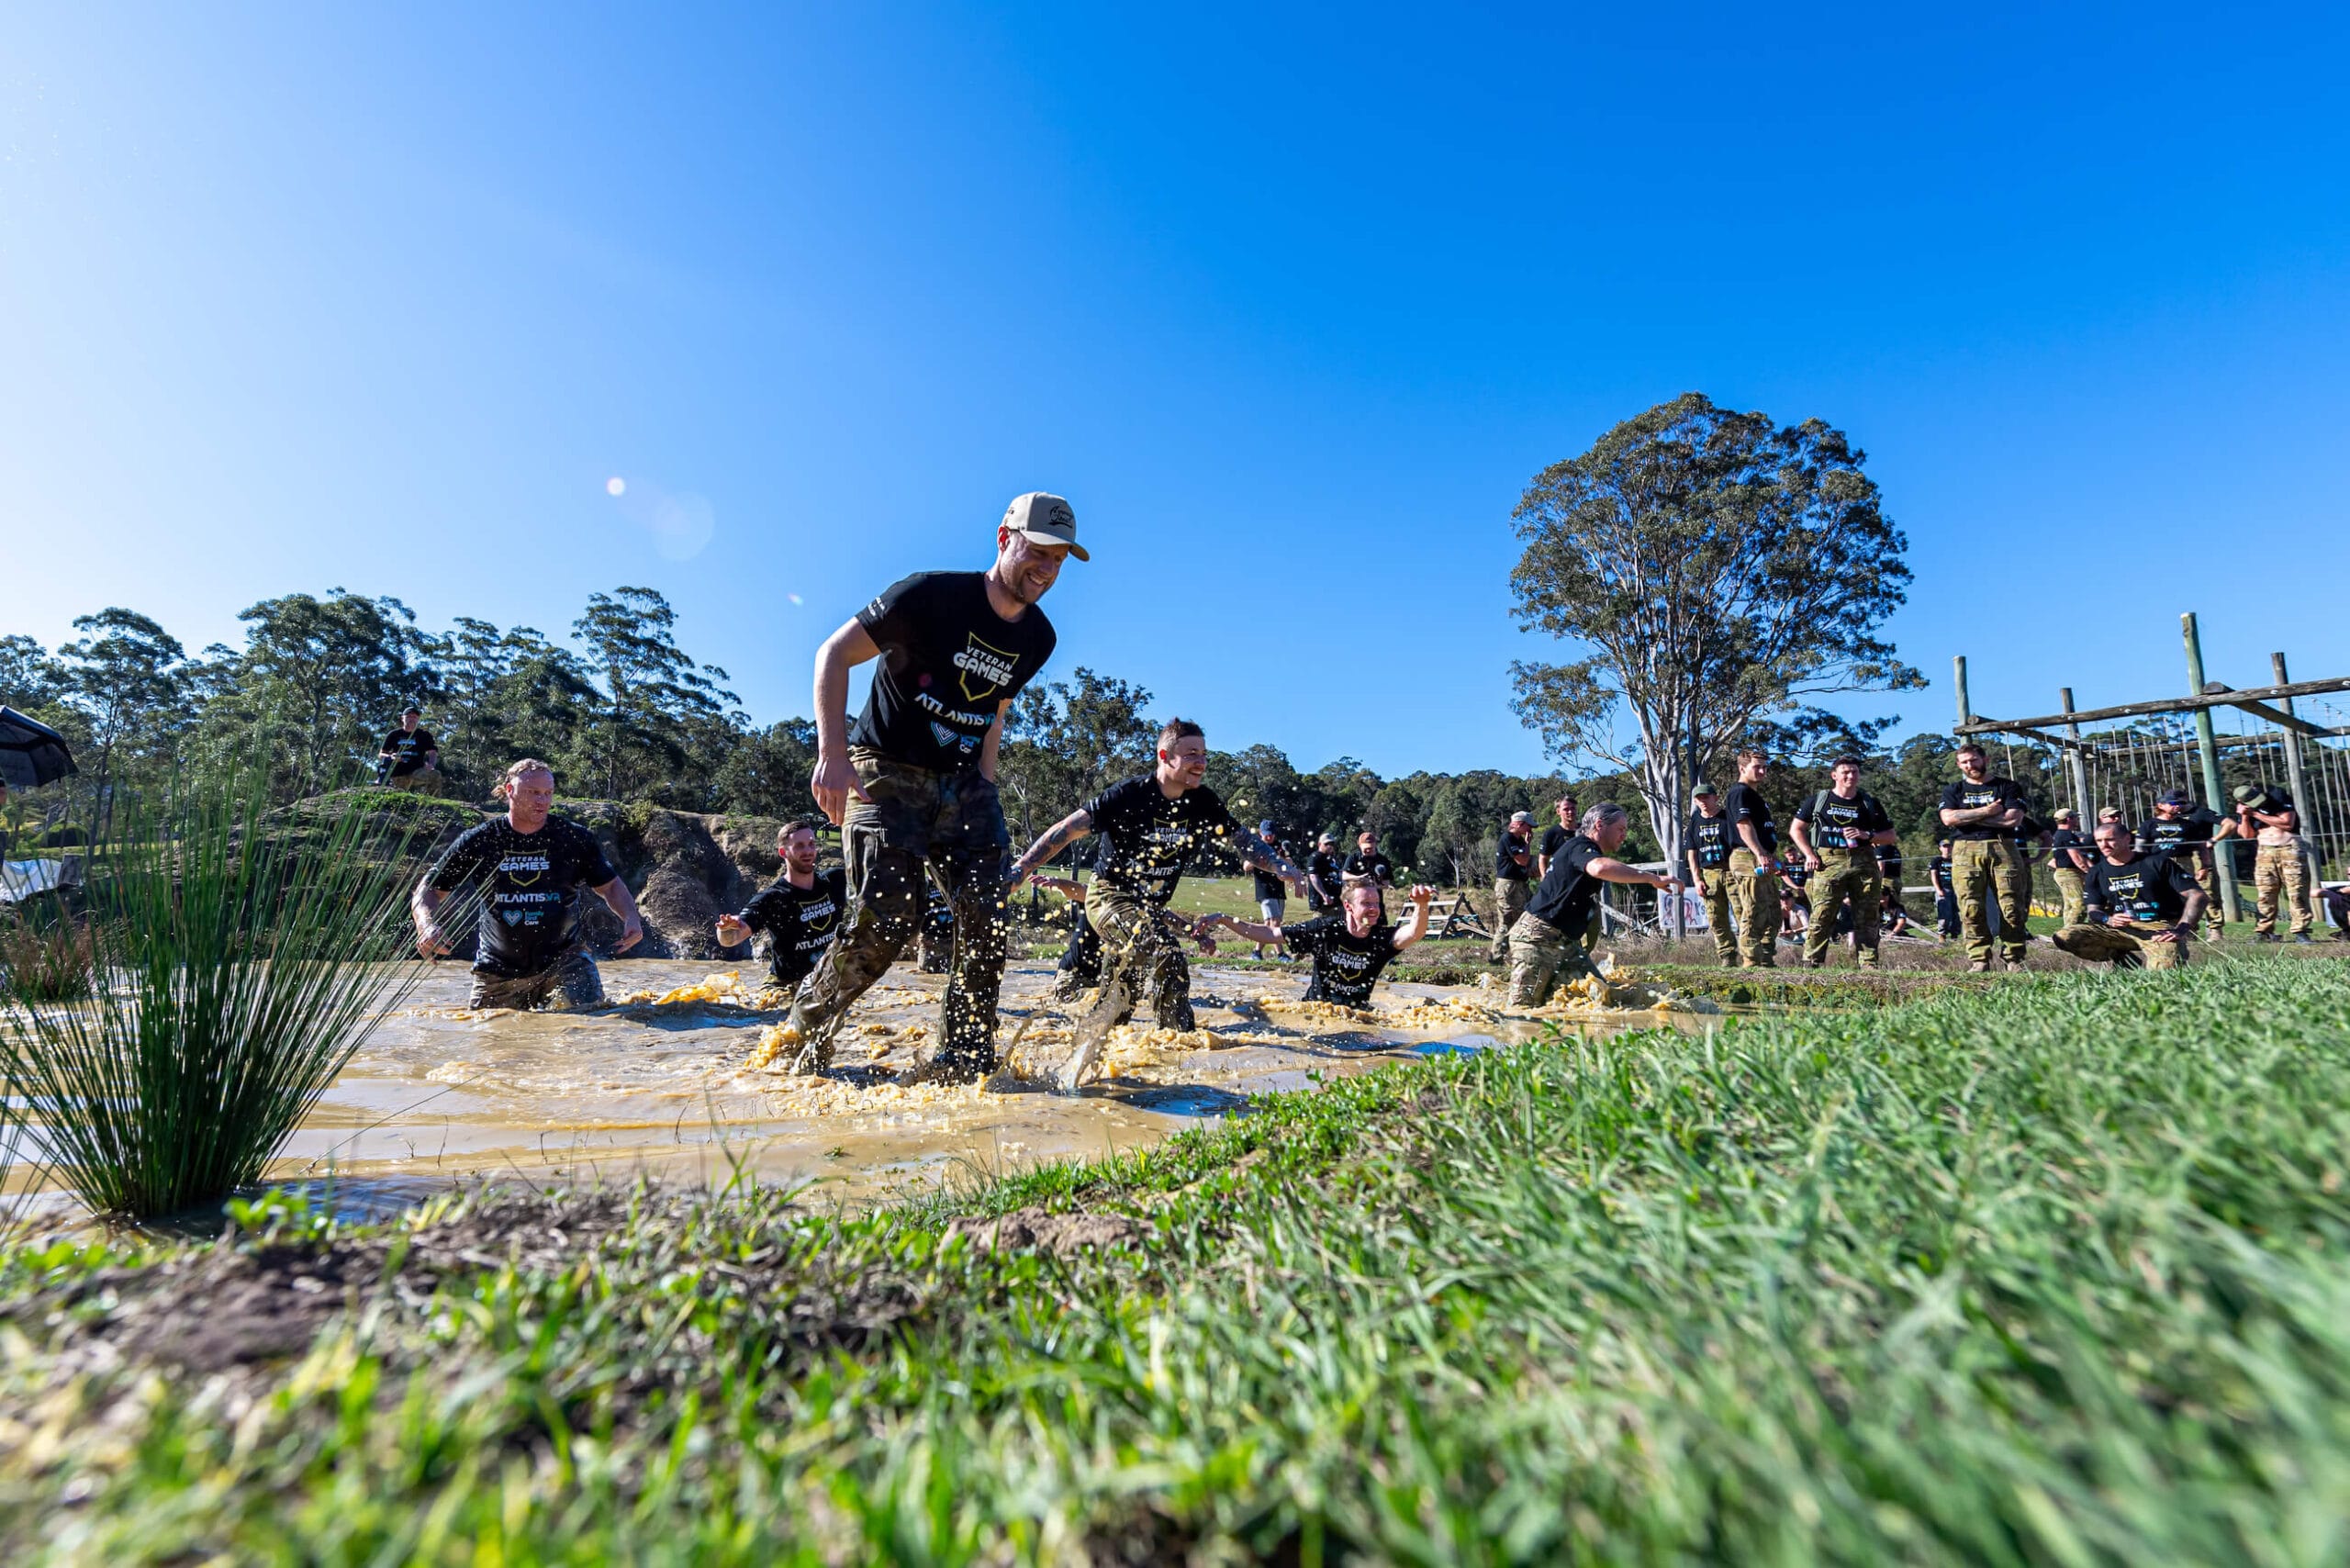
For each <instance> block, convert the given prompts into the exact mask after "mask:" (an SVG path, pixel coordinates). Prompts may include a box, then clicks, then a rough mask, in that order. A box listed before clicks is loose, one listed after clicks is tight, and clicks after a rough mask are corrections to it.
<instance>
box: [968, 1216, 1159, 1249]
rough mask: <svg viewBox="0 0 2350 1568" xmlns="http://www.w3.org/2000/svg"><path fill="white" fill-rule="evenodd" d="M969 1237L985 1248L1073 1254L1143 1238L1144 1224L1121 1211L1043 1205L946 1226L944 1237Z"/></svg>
mask: <svg viewBox="0 0 2350 1568" xmlns="http://www.w3.org/2000/svg"><path fill="white" fill-rule="evenodd" d="M958 1236H960V1237H968V1238H970V1241H971V1244H972V1245H973V1246H974V1247H976V1248H978V1249H979V1250H980V1251H982V1252H1043V1253H1047V1254H1049V1255H1050V1256H1052V1257H1055V1258H1073V1257H1075V1256H1076V1255H1077V1254H1078V1253H1080V1252H1084V1251H1089V1250H1091V1251H1095V1252H1106V1251H1109V1250H1110V1249H1113V1248H1116V1247H1125V1246H1130V1245H1132V1244H1133V1243H1135V1242H1136V1241H1138V1240H1140V1239H1141V1238H1142V1236H1143V1225H1142V1222H1141V1221H1140V1220H1137V1219H1135V1218H1133V1217H1132V1216H1131V1215H1120V1214H1052V1213H1049V1212H1048V1211H1046V1210H1045V1209H1042V1208H1033V1207H1032V1208H1024V1209H1015V1210H1013V1212H1012V1213H1010V1214H1008V1215H1002V1217H1000V1218H997V1219H958V1220H957V1221H956V1222H955V1223H954V1224H952V1225H950V1226H947V1227H946V1237H945V1238H944V1239H946V1240H947V1241H952V1240H954V1239H955V1238H957V1237H958Z"/></svg>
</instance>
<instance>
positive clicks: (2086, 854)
mask: <svg viewBox="0 0 2350 1568" xmlns="http://www.w3.org/2000/svg"><path fill="white" fill-rule="evenodd" d="M2048 848H2049V852H2050V853H2049V857H2048V865H2049V868H2050V869H2051V870H2056V871H2071V872H2073V873H2074V874H2076V875H2078V874H2079V873H2080V869H2081V868H2080V867H2079V866H2078V865H2077V864H2076V862H2075V861H2074V859H2073V857H2071V856H2069V855H2067V854H2065V851H2066V850H2068V849H2077V850H2079V851H2080V852H2081V858H2082V859H2084V860H2088V861H2091V862H2094V861H2095V860H2096V859H2097V858H2098V853H2097V845H2096V843H2095V841H2094V840H2092V839H2090V838H2089V837H2088V836H2087V835H2086V834H2082V833H2081V832H2080V831H2079V830H2077V829H2076V828H2069V827H2060V828H2058V829H2057V830H2056V836H2055V837H2053V838H2052V839H2050V840H2049V841H2048Z"/></svg>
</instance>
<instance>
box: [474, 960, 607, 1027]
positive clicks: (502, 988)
mask: <svg viewBox="0 0 2350 1568" xmlns="http://www.w3.org/2000/svg"><path fill="white" fill-rule="evenodd" d="M557 991H560V992H562V993H563V1005H564V1006H565V1007H566V1008H581V1007H600V1006H602V1005H603V1004H604V981H603V978H602V977H601V976H600V975H599V974H597V973H596V960H595V959H593V958H589V957H588V955H587V954H585V953H583V952H581V951H579V950H578V949H577V948H576V947H575V948H573V949H572V950H571V951H570V952H568V953H565V955H564V956H563V957H562V958H557V959H556V960H555V961H554V964H553V965H552V966H551V967H549V968H547V969H542V970H540V971H539V972H538V973H537V974H534V975H512V976H509V975H493V974H487V973H485V972H484V971H482V970H480V969H476V970H475V971H474V990H473V995H472V996H471V997H469V998H468V999H467V1000H466V1002H465V1005H466V1006H468V1007H507V1008H511V1009H513V1010H514V1011H515V1012H517V1013H528V1012H530V1011H531V1010H532V1008H534V1007H537V1006H538V1005H539V1004H540V1003H541V1002H544V1001H546V999H547V998H548V997H550V996H553V995H554V994H555V993H556V992H557Z"/></svg>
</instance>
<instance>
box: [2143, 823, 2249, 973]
mask: <svg viewBox="0 0 2350 1568" xmlns="http://www.w3.org/2000/svg"><path fill="white" fill-rule="evenodd" d="M2234 831H2235V827H2234V824H2233V823H2227V822H2223V821H2221V817H2220V814H2219V813H2218V812H2214V811H2212V810H2210V808H2209V807H2206V806H2199V805H2197V804H2196V803H2195V797H2194V796H2192V795H2190V794H2188V792H2187V791H2186V790H2165V791H2164V792H2163V794H2162V795H2161V797H2160V798H2159V799H2157V800H2156V801H2154V815H2153V816H2152V817H2150V818H2148V819H2147V821H2146V822H2145V823H2143V824H2142V825H2141V826H2140V827H2139V829H2138V848H2139V851H2140V852H2141V853H2145V852H2149V851H2152V850H2157V849H2159V850H2161V851H2162V852H2163V853H2164V854H2165V855H2167V856H2169V857H2171V858H2172V859H2174V860H2176V861H2177V862H2178V863H2179V865H2180V866H2181V867H2183V868H2185V869H2186V870H2187V871H2188V873H2189V874H2190V875H2192V876H2193V877H2194V879H2195V884H2196V886H2198V887H2199V888H2201V889H2202V890H2203V904H2202V909H2203V914H2204V918H2206V919H2208V920H2209V921H2210V923H2211V939H2212V940H2213V941H2215V942H2216V941H2218V940H2219V939H2220V938H2221V937H2222V936H2224V935H2227V927H2226V926H2225V925H2224V924H2222V923H2221V911H2220V907H2219V901H2218V900H2217V899H2216V898H2214V897H2213V896H2212V889H2213V888H2215V887H2216V886H2218V884H2219V871H2218V868H2217V865H2216V863H2215V862H2214V861H2213V860H2212V858H2211V846H2212V845H2214V844H2215V843H2217V842H2218V841H2219V840H2220V839H2221V838H2224V837H2226V836H2227V835H2228V834H2231V833H2233V832H2234Z"/></svg>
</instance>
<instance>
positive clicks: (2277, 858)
mask: <svg viewBox="0 0 2350 1568" xmlns="http://www.w3.org/2000/svg"><path fill="white" fill-rule="evenodd" d="M2253 854H2254V858H2253V862H2252V885H2253V887H2254V889H2255V890H2256V891H2257V892H2258V894H2259V898H2260V904H2259V913H2260V918H2259V921H2258V922H2257V924H2255V926H2254V929H2255V930H2256V931H2257V932H2259V933H2260V935H2263V936H2274V935H2277V892H2278V891H2279V890H2282V891H2283V892H2284V895H2285V902H2286V903H2287V905H2288V907H2289V909H2290V911H2291V913H2292V921H2293V935H2296V936H2306V935H2309V934H2310V926H2311V923H2312V921H2313V918H2314V916H2313V913H2312V911H2311V907H2310V863H2309V861H2308V860H2307V859H2306V858H2304V857H2303V856H2302V854H2301V846H2300V845H2299V844H2264V845H2262V846H2260V847H2259V848H2258V849H2256V850H2255V851H2254V852H2253Z"/></svg>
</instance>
